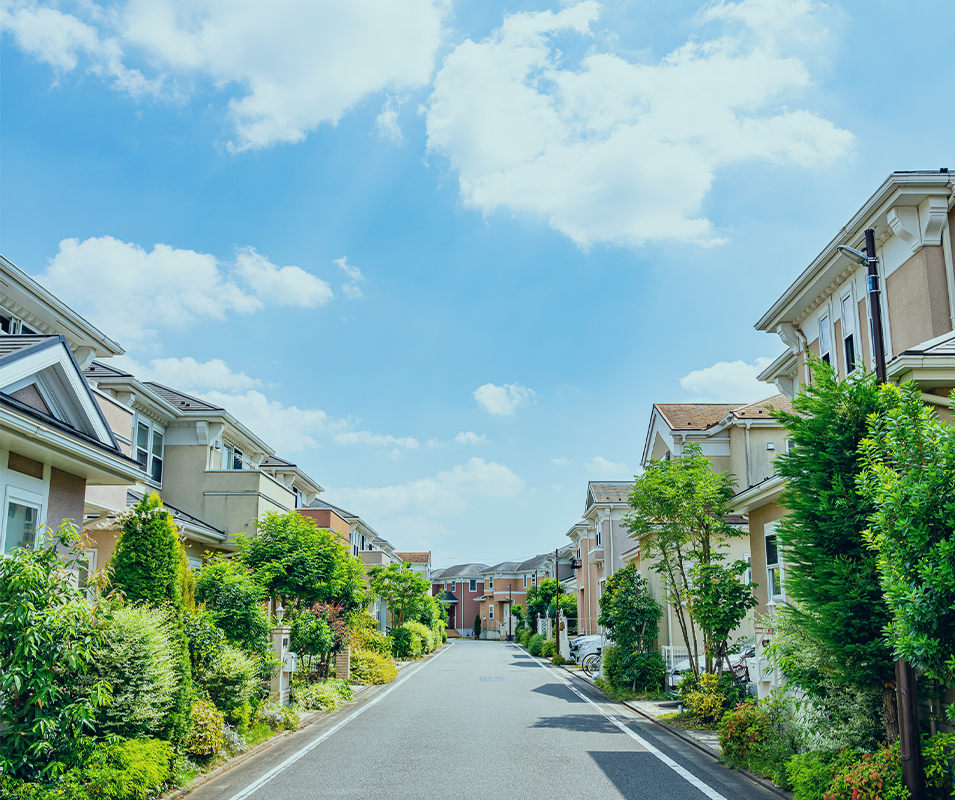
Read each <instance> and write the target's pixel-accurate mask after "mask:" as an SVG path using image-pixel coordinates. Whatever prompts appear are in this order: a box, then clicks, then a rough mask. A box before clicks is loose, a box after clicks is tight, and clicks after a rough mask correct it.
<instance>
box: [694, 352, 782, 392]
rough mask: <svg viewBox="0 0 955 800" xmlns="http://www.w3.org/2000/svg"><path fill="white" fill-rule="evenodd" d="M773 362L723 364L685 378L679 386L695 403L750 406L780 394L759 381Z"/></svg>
mask: <svg viewBox="0 0 955 800" xmlns="http://www.w3.org/2000/svg"><path fill="white" fill-rule="evenodd" d="M771 362H772V359H771V358H757V359H756V361H755V362H754V363H752V364H747V363H746V362H745V361H720V362H719V363H717V364H714V365H713V366H711V367H706V368H704V369H697V370H693V372H690V373H689V374H687V375H684V376H683V377H682V378H680V386H681V387H682V388H683V389H685V390H686V391H688V392H691V393H692V394H693V397H692V398H691V400H692V402H709V403H751V402H753V401H755V400H760V399H762V398H764V397H770V396H772V395H774V394H777V389H776V387H775V386H773V385H772V384H771V383H763V382H762V381H759V380H757V379H756V376H757V375H759V373H760V372H762V371H763V370H764V369H766V367H767V366H769V364H770V363H771Z"/></svg>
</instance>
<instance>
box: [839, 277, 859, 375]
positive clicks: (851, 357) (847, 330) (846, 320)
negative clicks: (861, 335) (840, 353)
mask: <svg viewBox="0 0 955 800" xmlns="http://www.w3.org/2000/svg"><path fill="white" fill-rule="evenodd" d="M853 311H854V308H853V303H852V294H851V293H850V294H847V295H846V296H845V297H843V298H842V344H843V347H844V348H845V355H846V375H848V374H849V373H850V372H852V371H853V370H854V369H855V368H856V341H855V332H856V323H855V314H854V313H853Z"/></svg>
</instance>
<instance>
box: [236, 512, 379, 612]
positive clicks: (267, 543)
mask: <svg viewBox="0 0 955 800" xmlns="http://www.w3.org/2000/svg"><path fill="white" fill-rule="evenodd" d="M255 526H256V528H257V529H258V534H257V535H256V536H248V537H242V538H240V539H239V540H238V542H237V544H238V548H239V553H240V556H241V558H242V561H243V563H244V564H245V565H246V566H247V567H248V568H249V569H251V570H252V571H253V572H254V573H255V575H256V577H257V579H258V581H259V583H260V585H261V586H263V587H264V588H265V591H266V593H267V594H268V596H269V597H270V598H271V600H272V601H273V604H274V603H275V601H281V602H282V603H283V604H285V605H288V606H292V605H296V604H298V605H304V606H312V605H314V604H315V603H333V604H336V605H340V606H342V608H343V609H344V611H345V613H347V614H350V613H354V612H356V611H361V610H363V609H364V607H365V606H366V605H367V603H368V596H367V594H366V592H365V584H364V573H365V569H364V566H363V564H362V563H361V562H360V561H359V560H358V559H357V558H354V557H353V556H352V554H351V551H350V550H349V549H348V547H347V546H346V545H345V544H344V543H342V541H341V539H340V538H339V537H338V535H337V534H335V533H333V532H332V531H330V530H326V529H324V528H319V527H318V526H317V525H316V524H315V522H314V521H312V520H311V519H309V518H308V517H304V516H302V515H301V514H299V513H298V512H296V511H290V512H288V513H286V514H277V513H275V512H274V511H270V512H269V513H267V514H265V515H264V516H262V517H260V518H259V519H258V520H256V522H255Z"/></svg>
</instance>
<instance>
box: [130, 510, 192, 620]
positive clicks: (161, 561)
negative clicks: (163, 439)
mask: <svg viewBox="0 0 955 800" xmlns="http://www.w3.org/2000/svg"><path fill="white" fill-rule="evenodd" d="M121 519H122V525H123V530H122V534H121V535H120V537H119V541H118V542H117V544H116V550H115V552H114V553H113V559H112V566H113V585H114V586H116V587H118V588H119V589H121V590H122V592H123V594H124V595H125V596H126V600H127V601H129V602H130V603H146V604H147V605H151V606H161V605H163V604H164V603H169V604H170V605H171V606H172V607H173V608H175V609H180V608H182V593H183V587H184V583H185V582H184V581H183V580H182V576H181V575H180V569H181V564H182V557H181V550H182V543H181V542H180V541H179V534H178V532H177V530H176V523H175V522H173V519H172V515H171V514H170V513H169V512H168V511H166V509H165V508H163V504H162V500H160V499H159V495H158V494H156V493H155V492H151V493H150V494H148V495H146V496H145V497H143V499H142V500H140V501H139V502H138V503H137V504H136V505H135V506H134V507H133V508H131V509H128V510H127V511H126V512H125V513H124V514H123V515H122V516H121ZM187 568H188V567H187Z"/></svg>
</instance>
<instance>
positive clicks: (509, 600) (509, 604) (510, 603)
mask: <svg viewBox="0 0 955 800" xmlns="http://www.w3.org/2000/svg"><path fill="white" fill-rule="evenodd" d="M513 608H514V600H513V599H512V598H511V584H507V641H509V642H512V641H514V638H513V636H512V635H511V610H512V609H513Z"/></svg>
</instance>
